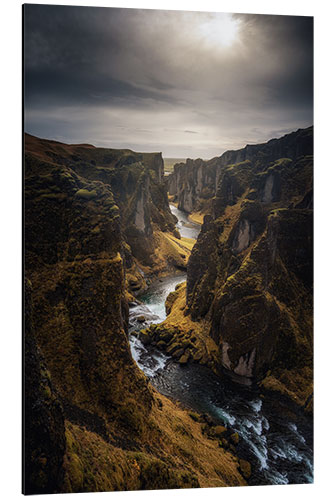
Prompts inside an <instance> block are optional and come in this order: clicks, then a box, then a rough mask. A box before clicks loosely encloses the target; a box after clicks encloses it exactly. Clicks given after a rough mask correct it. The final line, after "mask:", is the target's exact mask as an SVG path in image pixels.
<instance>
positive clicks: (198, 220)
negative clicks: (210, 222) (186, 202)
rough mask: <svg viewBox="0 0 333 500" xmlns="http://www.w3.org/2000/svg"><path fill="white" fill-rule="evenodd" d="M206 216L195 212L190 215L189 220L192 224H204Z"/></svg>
mask: <svg viewBox="0 0 333 500" xmlns="http://www.w3.org/2000/svg"><path fill="white" fill-rule="evenodd" d="M204 217H205V214H202V213H200V212H193V213H192V214H189V216H188V219H189V220H190V221H192V222H195V223H196V224H203V220H204Z"/></svg>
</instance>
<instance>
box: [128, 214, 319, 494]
mask: <svg viewBox="0 0 333 500" xmlns="http://www.w3.org/2000/svg"><path fill="white" fill-rule="evenodd" d="M170 208H171V211H172V213H173V214H174V215H176V217H177V218H178V223H177V228H178V229H179V231H180V234H181V236H184V237H187V238H197V235H198V233H199V232H200V226H198V224H195V223H192V222H191V221H189V220H188V217H187V215H186V214H185V213H184V212H181V211H180V210H178V209H177V208H176V207H174V206H170ZM185 280H186V273H177V274H175V275H172V276H168V277H166V278H163V279H160V280H158V281H155V282H154V283H153V284H152V285H151V286H150V287H149V289H148V290H147V291H146V292H145V294H144V295H142V296H140V301H141V302H140V303H139V302H136V303H132V304H131V305H130V318H129V320H130V332H133V331H135V330H138V329H141V328H146V327H147V326H148V325H149V324H151V323H155V324H156V323H161V322H162V321H164V319H165V317H166V314H165V305H164V304H165V300H166V297H167V296H168V294H169V293H170V292H171V291H173V290H174V289H175V287H176V285H177V284H178V283H181V282H183V281H185ZM140 316H141V318H140ZM142 316H144V317H145V322H143V323H142ZM138 318H140V319H141V322H140V321H138ZM130 346H131V352H132V356H133V358H134V360H135V361H136V363H137V364H138V366H139V368H140V369H141V370H142V371H143V372H144V373H145V375H146V376H147V377H148V378H149V379H150V382H151V383H152V385H153V386H154V387H155V388H156V389H157V390H158V391H159V392H161V393H162V394H164V395H165V396H168V397H171V398H173V399H176V400H178V401H180V402H181V403H182V404H183V405H184V406H186V407H188V408H191V409H193V410H195V411H197V412H199V413H208V414H209V415H210V416H211V417H213V418H214V420H216V422H220V423H222V424H227V425H228V426H229V427H231V428H232V429H234V430H235V431H236V432H238V433H239V435H240V437H241V441H240V444H239V445H238V453H239V454H241V455H242V457H244V458H246V459H247V460H249V461H250V462H251V464H252V471H253V473H252V476H251V478H250V480H249V484H250V485H260V484H261V485H263V484H299V483H312V482H313V427H312V421H311V420H310V419H307V418H306V417H305V416H304V415H303V413H302V412H301V411H300V410H299V409H297V408H296V407H292V406H291V404H290V403H289V402H287V401H281V400H278V399H277V398H276V396H275V397H273V396H272V395H269V394H262V392H261V391H260V390H259V388H257V387H245V386H242V385H239V384H236V383H235V382H233V381H232V380H230V378H229V377H227V376H225V377H223V379H222V378H218V377H216V376H215V375H214V374H212V372H211V371H210V370H209V369H208V368H206V367H204V366H201V365H199V364H188V365H186V366H181V365H179V364H178V363H176V362H175V361H173V360H172V358H171V357H169V356H166V355H165V354H163V353H162V352H160V351H159V350H158V349H156V348H152V347H149V348H148V347H145V346H144V345H143V344H142V343H141V342H140V340H139V339H137V338H136V337H135V336H134V335H131V333H130Z"/></svg>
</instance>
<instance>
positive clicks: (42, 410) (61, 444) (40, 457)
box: [23, 280, 66, 495]
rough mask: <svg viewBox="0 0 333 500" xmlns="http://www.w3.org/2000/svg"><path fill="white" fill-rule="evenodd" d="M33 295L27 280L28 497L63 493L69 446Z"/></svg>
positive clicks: (25, 451) (24, 482) (26, 399)
mask: <svg viewBox="0 0 333 500" xmlns="http://www.w3.org/2000/svg"><path fill="white" fill-rule="evenodd" d="M31 292H32V290H31V284H30V283H29V282H28V281H27V280H26V282H25V329H24V353H25V358H24V377H25V378H24V431H25V442H24V475H23V489H24V493H25V494H27V495H31V494H42V493H54V492H56V491H59V489H60V487H61V484H62V481H63V475H64V474H63V468H62V465H63V456H64V453H65V446H66V443H65V425H64V416H63V410H62V406H61V403H60V401H59V398H58V395H57V393H56V392H55V390H54V388H53V386H52V383H51V379H50V373H49V372H48V371H47V369H46V366H45V363H44V360H43V358H42V355H41V353H40V351H39V350H38V347H37V344H36V338H35V326H34V319H33V318H34V311H33V304H32V293H31Z"/></svg>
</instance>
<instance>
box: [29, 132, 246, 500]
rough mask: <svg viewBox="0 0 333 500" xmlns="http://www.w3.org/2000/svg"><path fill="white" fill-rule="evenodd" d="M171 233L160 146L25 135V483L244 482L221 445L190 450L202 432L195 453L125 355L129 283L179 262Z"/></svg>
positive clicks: (96, 486) (183, 417)
mask: <svg viewBox="0 0 333 500" xmlns="http://www.w3.org/2000/svg"><path fill="white" fill-rule="evenodd" d="M163 238H164V240H163ZM167 239H170V242H169V244H170V245H171V244H172V245H173V248H176V247H177V244H176V243H175V241H179V235H178V234H177V232H176V231H175V229H174V218H173V216H172V214H171V212H170V210H169V207H168V199H167V193H166V190H165V186H164V183H163V161H162V158H161V156H160V155H159V154H151V155H149V154H147V155H146V154H139V153H134V152H132V151H126V150H121V151H117V150H109V149H102V148H94V147H92V146H89V145H78V146H69V145H65V144H60V143H57V142H54V141H45V140H41V139H37V138H34V137H31V136H26V142H25V272H26V276H27V278H28V279H29V282H30V283H31V286H30V285H29V286H30V288H29V290H30V291H29V293H27V294H26V299H27V301H28V304H27V305H26V310H25V312H26V336H25V342H26V347H25V360H26V366H25V368H26V374H25V376H26V392H25V398H26V409H25V418H26V429H25V462H26V463H25V465H26V470H25V488H26V492H33V493H54V492H58V493H59V492H83V491H106V490H119V489H121V490H128V489H142V488H146V489H152V488H157V487H160V488H176V487H177V488H181V487H196V486H198V485H206V484H207V481H208V482H209V481H211V482H212V483H213V484H218V485H221V486H223V485H226V484H235V485H236V484H244V480H243V478H242V476H241V475H240V474H239V472H238V470H237V463H236V462H235V459H234V458H233V457H230V456H229V455H226V454H223V453H221V452H220V451H219V450H213V451H211V455H210V458H211V457H213V464H214V465H213V466H211V464H210V463H208V461H205V460H204V459H200V461H197V459H196V458H195V456H194V453H195V454H197V455H200V456H202V457H204V453H203V450H204V449H205V446H206V445H207V443H205V442H204V441H202V440H201V441H200V443H198V445H196V446H197V447H198V449H197V450H196V451H195V452H193V442H194V440H193V438H192V431H193V432H197V430H196V429H192V427H193V426H192V421H191V419H190V418H189V417H188V415H187V413H186V412H185V411H183V410H181V409H179V408H178V407H176V405H174V404H173V403H171V402H169V401H167V400H165V399H163V398H162V397H158V396H157V395H156V393H155V391H154V390H153V388H152V387H151V386H150V384H149V383H148V380H147V379H146V377H145V376H144V375H143V373H142V372H141V371H140V370H139V368H138V367H137V365H136V363H135V362H134V361H133V359H132V356H131V353H130V348H129V343H128V337H127V325H128V297H129V291H131V290H130V285H131V283H132V284H133V287H138V289H140V288H142V287H143V286H144V281H145V276H144V274H145V272H146V269H148V265H149V266H150V269H152V272H159V271H161V270H163V269H164V270H165V269H167V268H168V266H171V265H172V262H173V261H175V262H177V258H178V257H177V256H178V254H177V255H174V256H173V257H172V258H173V261H172V260H171V259H170V260H168V259H167V258H166V256H165V255H164V254H162V255H161V250H160V247H159V245H158V244H157V241H162V240H163V241H164V243H165V242H166V240H167ZM174 240H175V241H174ZM181 251H182V252H183V251H184V250H183V249H182V250H181ZM181 262H183V260H182V261H181ZM163 266H164V267H163ZM140 280H141V281H140ZM30 302H31V303H33V309H32V308H31V307H30V306H29V304H30ZM32 324H33V329H32V327H31V325H32ZM32 330H33V336H32V334H31V332H32ZM34 339H35V340H34ZM161 398H162V399H163V403H162V399H161ZM162 409H163V411H162ZM176 413H177V418H176V419H175V417H174V415H175V414H176ZM180 423H181V430H182V429H183V428H184V429H185V431H184V433H183V432H182V431H180V430H179V428H180ZM184 434H186V436H188V437H187V438H186V439H185V438H184ZM208 446H209V443H208ZM170 455H172V460H171V459H169V458H168V457H170ZM199 462H200V463H199ZM224 470H228V474H227V475H226V474H225V473H224V472H223V471H224ZM207 478H209V479H207ZM221 478H222V479H221Z"/></svg>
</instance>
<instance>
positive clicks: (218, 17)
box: [199, 14, 240, 47]
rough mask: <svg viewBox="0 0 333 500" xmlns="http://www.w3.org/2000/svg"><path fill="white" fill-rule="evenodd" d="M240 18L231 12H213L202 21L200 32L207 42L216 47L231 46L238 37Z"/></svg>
mask: <svg viewBox="0 0 333 500" xmlns="http://www.w3.org/2000/svg"><path fill="white" fill-rule="evenodd" d="M239 22H240V21H239V20H238V19H235V18H234V17H233V16H232V15H231V14H211V15H209V17H208V19H207V20H206V21H205V22H203V23H200V27H199V29H200V33H201V36H202V37H203V39H204V40H205V42H207V43H209V44H210V45H214V46H216V47H230V46H231V45H232V44H233V43H234V41H235V40H236V38H237V35H238V28H239Z"/></svg>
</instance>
